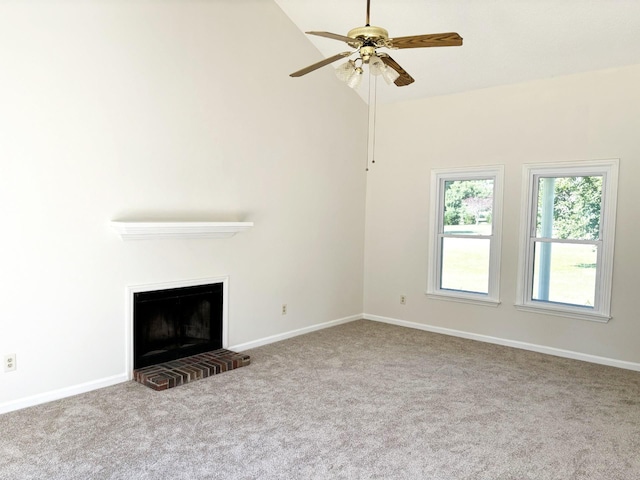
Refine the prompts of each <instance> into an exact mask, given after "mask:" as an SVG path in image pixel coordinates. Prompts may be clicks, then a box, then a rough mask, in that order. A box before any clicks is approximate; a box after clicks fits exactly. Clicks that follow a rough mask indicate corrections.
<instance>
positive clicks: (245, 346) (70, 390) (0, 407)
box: [0, 314, 363, 415]
mask: <svg viewBox="0 0 640 480" xmlns="http://www.w3.org/2000/svg"><path fill="white" fill-rule="evenodd" d="M362 318H363V316H362V314H358V315H351V316H349V317H344V318H339V319H337V320H332V321H330V322H325V323H319V324H317V325H311V326H310V327H305V328H299V329H297V330H291V331H289V332H285V333H281V334H278V335H272V336H270V337H266V338H262V339H259V340H254V341H252V342H247V343H242V344H239V345H234V346H231V347H229V350H234V351H237V352H241V351H243V350H249V349H251V348H256V347H260V346H262V345H267V344H269V343H274V342H279V341H280V340H286V339H287V338H292V337H297V336H298V335H304V334H305V333H310V332H315V331H316V330H322V329H324V328H329V327H333V326H336V325H340V324H342V323H349V322H353V321H354V320H361V319H362ZM129 380H131V378H130V376H129V375H128V374H127V373H122V374H119V375H114V376H112V377H107V378H102V379H99V380H93V381H91V382H87V383H83V384H81V385H74V386H72V387H67V388H61V389H59V390H54V391H51V392H45V393H41V394H38V395H33V396H31V397H26V398H21V399H18V400H12V401H9V402H4V403H0V415H1V414H3V413H8V412H12V411H14V410H20V409H23V408H27V407H33V406H35V405H40V404H42V403H47V402H52V401H54V400H60V399H62V398H66V397H72V396H74V395H78V394H80V393H86V392H90V391H92V390H98V389H100V388H104V387H110V386H112V385H115V384H117V383H123V382H127V381H129Z"/></svg>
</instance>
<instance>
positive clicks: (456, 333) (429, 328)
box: [363, 313, 640, 371]
mask: <svg viewBox="0 0 640 480" xmlns="http://www.w3.org/2000/svg"><path fill="white" fill-rule="evenodd" d="M363 318H364V319H365V320H373V321H375V322H382V323H389V324H391V325H398V326H401V327H407V328H415V329H417V330H424V331H426V332H433V333H441V334H443V335H451V336H453V337H460V338H467V339H469V340H477V341H479V342H485V343H493V344H496V345H504V346H506V347H513V348H519V349H521V350H530V351H532V352H538V353H544V354H547V355H554V356H556V357H563V358H571V359H573V360H582V361H583V362H591V363H597V364H600V365H607V366H610V367H617V368H624V369H626V370H635V371H640V363H635V362H627V361H624V360H616V359H615V358H608V357H599V356H597V355H590V354H588V353H580V352H574V351H572V350H563V349H560V348H554V347H547V346H544V345H536V344H535V343H527V342H520V341H518V340H508V339H506V338H499V337H491V336H489V335H481V334H478V333H471V332H465V331H462V330H453V329H451V328H444V327H436V326H433V325H425V324H422V323H416V322H408V321H406V320H398V319H396V318H389V317H381V316H379V315H370V314H367V313H365V314H364V315H363Z"/></svg>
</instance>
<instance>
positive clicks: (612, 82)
mask: <svg viewBox="0 0 640 480" xmlns="http://www.w3.org/2000/svg"><path fill="white" fill-rule="evenodd" d="M422 81H429V80H428V79H422ZM638 85H640V66H633V67H628V68H623V69H616V70H607V71H601V72H592V73H586V74H581V75H575V76H569V77H562V78H555V79H548V80H543V81H536V82H532V83H526V84H519V85H512V86H505V87H500V88H492V89H486V90H481V91H474V92H470V93H465V94H459V95H451V96H445V97H438V98H432V99H425V100H422V101H417V102H411V103H402V104H395V105H385V106H380V107H379V111H378V137H377V155H376V157H377V159H378V160H377V165H376V167H375V168H373V169H372V170H371V171H370V172H369V176H368V187H367V221H366V252H365V312H367V313H368V314H372V315H377V316H381V317H387V318H389V319H395V320H402V321H406V322H413V323H416V324H419V325H428V326H433V327H436V328H448V329H454V330H459V331H462V332H468V333H472V334H476V335H487V336H492V337H498V338H501V339H507V340H512V341H517V342H527V343H531V344H535V345H540V346H546V347H549V348H555V349H564V350H569V351H573V352H579V353H582V354H585V355H595V356H601V357H606V358H610V359H616V360H620V361H623V362H635V363H638V362H640V348H638V339H639V338H640V315H639V314H638V304H637V303H636V302H637V299H638V287H637V286H638V282H637V278H638V272H639V271H640V254H639V253H638V252H639V248H638V246H639V245H640V228H638V225H639V223H640V210H639V209H638V205H639V202H638V185H639V180H638V179H639V178H640V142H639V141H638V132H640V115H639V114H638V112H640V89H639V88H638ZM606 158H619V159H620V183H619V191H618V214H617V231H616V245H615V255H616V257H615V258H616V259H615V264H614V278H613V294H612V315H613V319H612V320H611V321H610V322H609V323H608V324H600V323H593V322H589V321H584V320H572V319H569V318H563V317H554V316H546V315H540V314H533V313H525V312H521V311H517V310H516V309H515V308H514V306H513V305H514V302H515V288H516V278H517V277H516V276H517V263H518V250H517V248H518V240H519V239H518V234H519V225H520V218H519V214H520V193H521V172H522V164H523V163H533V162H550V161H571V160H591V159H606ZM494 164H504V165H505V197H504V207H505V208H504V228H503V241H502V269H501V280H502V283H501V300H502V304H501V305H500V306H499V307H498V308H492V307H484V306H476V305H468V304H461V303H452V302H448V301H442V300H432V299H427V298H426V297H425V294H424V292H425V289H426V271H427V260H426V255H427V244H428V212H429V179H430V170H431V169H432V168H442V167H461V166H473V165H494ZM401 294H405V295H407V304H406V306H402V305H400V303H399V296H400V295H401Z"/></svg>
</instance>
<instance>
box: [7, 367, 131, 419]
mask: <svg viewBox="0 0 640 480" xmlns="http://www.w3.org/2000/svg"><path fill="white" fill-rule="evenodd" d="M127 380H128V377H127V375H126V374H125V373H122V374H120V375H114V376H112V377H107V378H101V379H99V380H92V381H90V382H86V383H82V384H80V385H74V386H72V387H66V388H61V389H59V390H53V391H51V392H45V393H40V394H38V395H33V396H31V397H25V398H20V399H18V400H13V401H10V402H4V403H0V414H3V413H8V412H12V411H14V410H20V409H23V408H27V407H33V406H34V405H40V404H42V403H47V402H52V401H53V400H60V399H62V398H66V397H73V396H74V395H78V394H80V393H86V392H90V391H92V390H98V389H99V388H104V387H110V386H111V385H115V384H117V383H122V382H126V381H127Z"/></svg>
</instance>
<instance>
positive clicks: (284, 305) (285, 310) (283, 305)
mask: <svg viewBox="0 0 640 480" xmlns="http://www.w3.org/2000/svg"><path fill="white" fill-rule="evenodd" d="M282 314H283V315H286V314H287V304H286V303H283V304H282Z"/></svg>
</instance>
